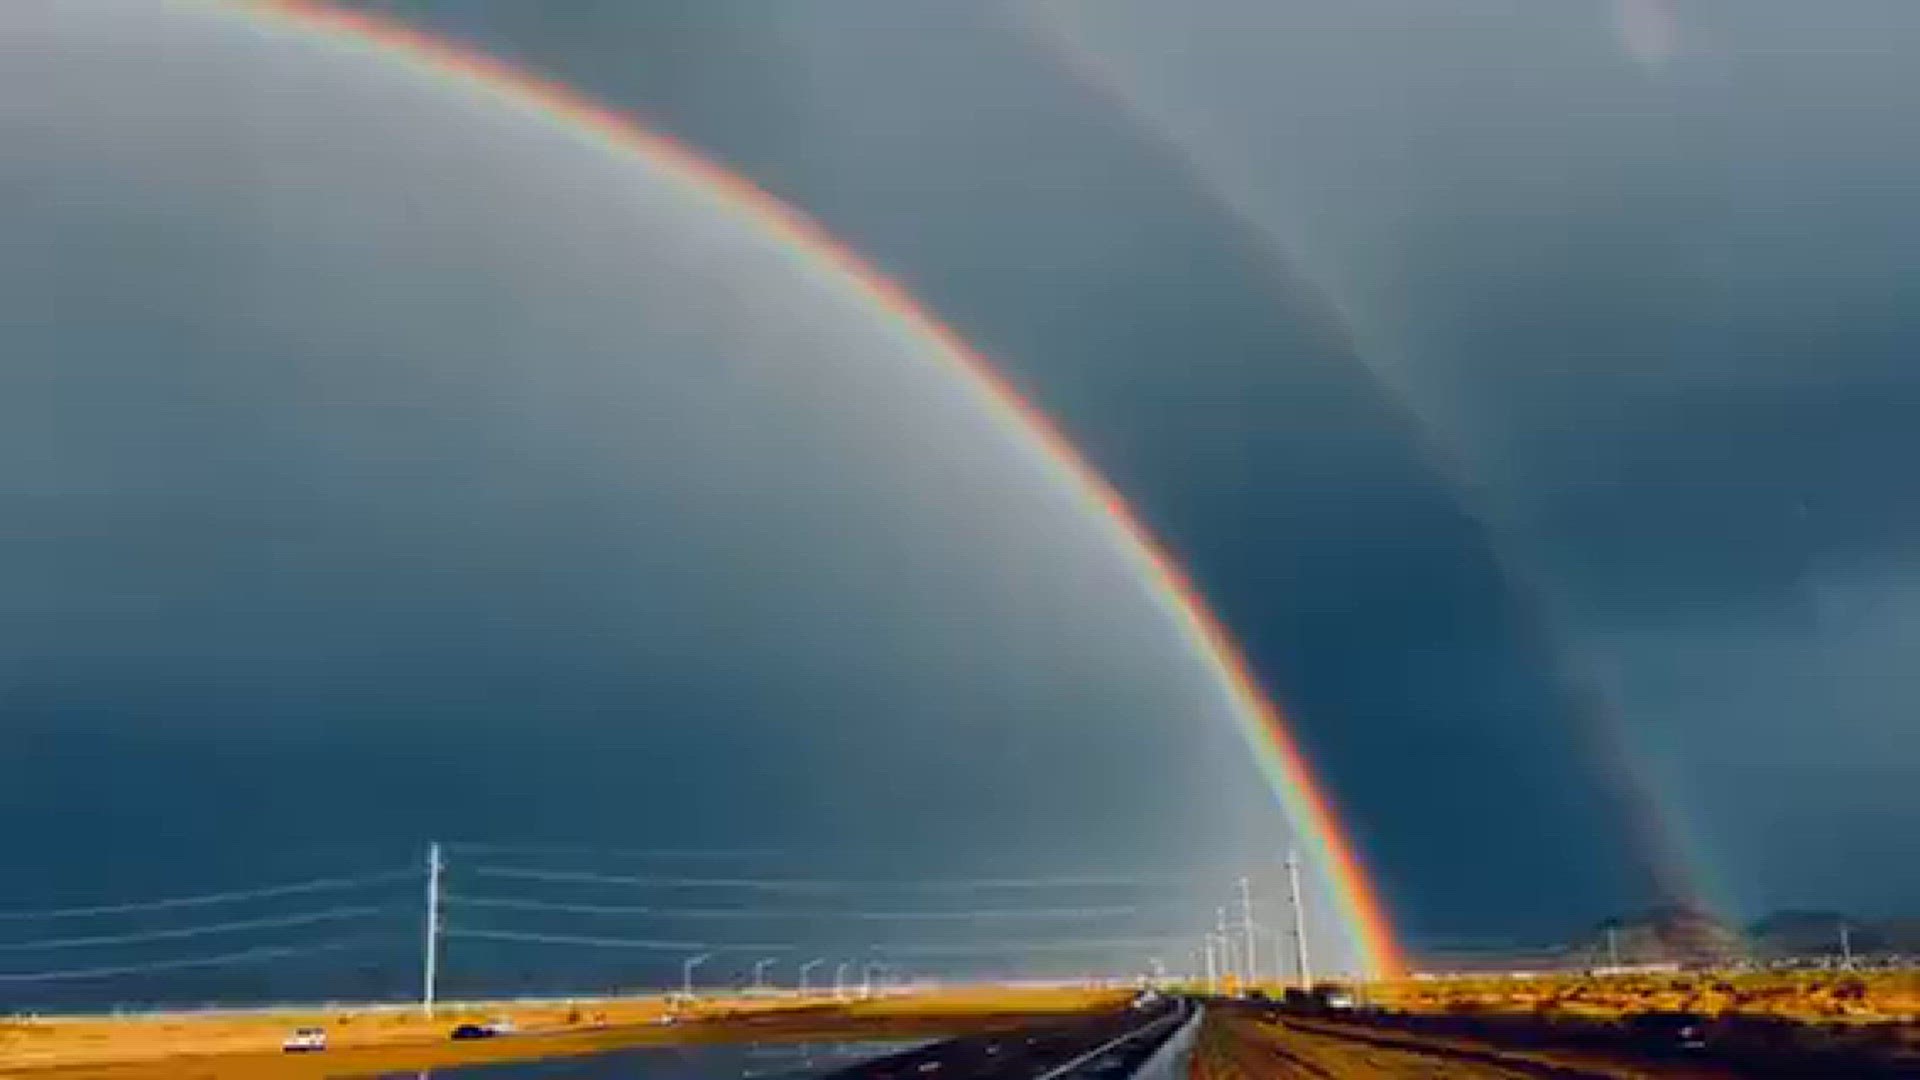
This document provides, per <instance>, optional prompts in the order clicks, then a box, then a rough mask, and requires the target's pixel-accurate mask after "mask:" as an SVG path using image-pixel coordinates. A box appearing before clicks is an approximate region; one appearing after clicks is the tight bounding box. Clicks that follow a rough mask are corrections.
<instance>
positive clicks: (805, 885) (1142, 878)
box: [471, 866, 1178, 893]
mask: <svg viewBox="0 0 1920 1080" xmlns="http://www.w3.org/2000/svg"><path fill="white" fill-rule="evenodd" d="M471 872H472V873H474V874H477V875H480V876H483V877H499V878H512V879H516V880H521V881H546V882H553V883H558V884H574V885H623V886H633V887H637V888H683V889H748V890H761V891H767V892H812V893H820V892H842V891H856V890H885V889H907V890H914V891H939V890H947V889H1050V888H1053V889H1084V888H1113V887H1126V886H1134V885H1148V884H1154V885H1159V884H1177V883H1178V880H1177V878H1176V876H1175V875H1172V874H1145V875H1134V876H1091V875H1087V876H1078V875H1075V876H1065V877H1033V878H971V879H952V880H947V881H851V880H827V879H819V878H736V877H668V876H659V875H646V876H635V875H626V874H601V873H594V872H591V871H583V870H543V869H537V868H532V867H508V866H481V867H476V868H475V869H473V870H472V871H471Z"/></svg>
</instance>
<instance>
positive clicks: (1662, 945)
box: [1572, 905, 1747, 965]
mask: <svg viewBox="0 0 1920 1080" xmlns="http://www.w3.org/2000/svg"><path fill="white" fill-rule="evenodd" d="M1572 951H1573V952H1574V953H1575V954H1576V955H1585V956H1587V957H1590V958H1591V959H1590V961H1589V962H1590V963H1592V964H1595V965H1601V964H1607V963H1611V962H1613V961H1614V960H1615V959H1617V960H1618V961H1619V962H1620V963H1622V964H1654V963H1663V962H1677V963H1681V964H1715V963H1723V962H1725V961H1728V960H1732V959H1735V958H1738V957H1741V956H1745V955H1746V954H1747V943H1746V940H1745V935H1744V934H1743V933H1742V932H1741V930H1740V929H1739V927H1737V926H1735V925H1734V924H1732V923H1729V922H1727V921H1726V920H1724V919H1720V918H1718V917H1716V916H1714V915H1710V914H1708V913H1706V912H1704V911H1701V910H1699V909H1697V908H1690V907H1683V906H1679V905H1669V906H1665V907H1658V908H1654V909H1652V910H1650V911H1645V912H1641V913H1640V914H1637V915H1629V916H1622V917H1619V918H1613V919H1607V920H1606V921H1604V922H1601V923H1600V924H1599V925H1597V926H1595V927H1594V928H1593V930H1592V931H1591V932H1590V934H1589V935H1588V936H1587V939H1586V940H1585V941H1582V942H1577V943H1576V944H1575V946H1574V948H1573V950H1572Z"/></svg>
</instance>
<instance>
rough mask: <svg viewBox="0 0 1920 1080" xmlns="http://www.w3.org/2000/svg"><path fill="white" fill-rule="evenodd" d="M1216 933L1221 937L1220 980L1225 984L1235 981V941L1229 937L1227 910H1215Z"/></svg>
mask: <svg viewBox="0 0 1920 1080" xmlns="http://www.w3.org/2000/svg"><path fill="white" fill-rule="evenodd" d="M1214 919H1215V927H1216V932H1217V933H1218V934H1219V935H1220V980H1221V982H1223V983H1231V982H1232V981H1233V970H1234V969H1233V939H1232V938H1231V937H1228V936H1227V909H1226V908H1224V907H1222V908H1215V909H1214Z"/></svg>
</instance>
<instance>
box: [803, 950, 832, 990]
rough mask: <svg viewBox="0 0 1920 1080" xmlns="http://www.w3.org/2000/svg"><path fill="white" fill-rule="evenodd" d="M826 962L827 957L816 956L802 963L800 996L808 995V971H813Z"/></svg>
mask: <svg viewBox="0 0 1920 1080" xmlns="http://www.w3.org/2000/svg"><path fill="white" fill-rule="evenodd" d="M826 962H827V958H826V957H824V956H816V957H814V958H813V959H811V960H809V961H807V962H806V963H804V964H801V965H800V996H801V997H806V996H807V972H809V971H812V970H813V969H814V968H817V967H819V966H820V965H821V964H824V963H826Z"/></svg>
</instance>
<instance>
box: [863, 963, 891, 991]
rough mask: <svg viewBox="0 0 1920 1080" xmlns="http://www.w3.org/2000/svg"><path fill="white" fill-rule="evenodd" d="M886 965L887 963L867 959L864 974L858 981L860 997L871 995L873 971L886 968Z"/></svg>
mask: <svg viewBox="0 0 1920 1080" xmlns="http://www.w3.org/2000/svg"><path fill="white" fill-rule="evenodd" d="M886 966H887V965H885V964H883V963H881V962H880V961H878V960H869V961H867V966H866V969H865V971H866V974H865V977H864V978H863V979H862V980H861V983H860V996H861V997H862V998H871V997H873V973H874V972H876V971H884V970H886Z"/></svg>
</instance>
